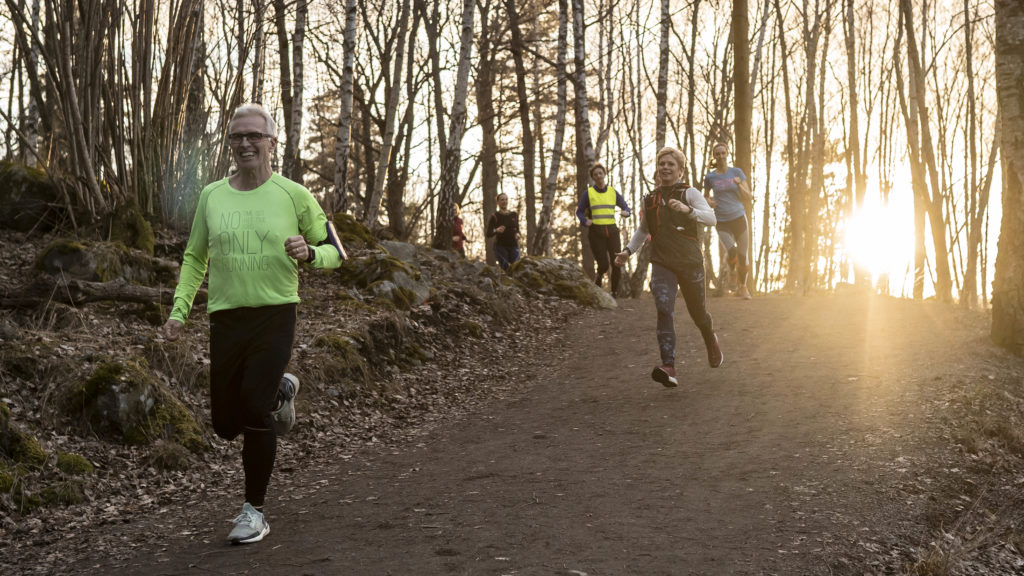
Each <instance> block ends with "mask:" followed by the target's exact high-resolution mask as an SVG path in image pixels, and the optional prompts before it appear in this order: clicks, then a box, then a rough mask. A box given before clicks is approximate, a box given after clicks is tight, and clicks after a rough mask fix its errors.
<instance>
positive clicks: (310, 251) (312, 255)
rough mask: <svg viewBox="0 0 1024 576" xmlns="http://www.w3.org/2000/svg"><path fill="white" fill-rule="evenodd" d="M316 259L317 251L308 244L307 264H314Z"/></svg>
mask: <svg viewBox="0 0 1024 576" xmlns="http://www.w3.org/2000/svg"><path fill="white" fill-rule="evenodd" d="M314 259H316V250H313V247H312V246H310V245H309V244H306V262H308V263H310V264H312V263H313V260H314Z"/></svg>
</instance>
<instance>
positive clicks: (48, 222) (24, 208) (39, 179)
mask: <svg viewBox="0 0 1024 576" xmlns="http://www.w3.org/2000/svg"><path fill="white" fill-rule="evenodd" d="M62 205H63V202H61V195H60V190H59V189H58V188H57V186H56V185H54V183H53V182H51V181H50V179H49V177H48V176H47V175H46V173H45V172H43V171H42V170H39V169H37V168H30V167H28V166H26V165H24V164H19V163H17V162H8V161H4V162H0V228H4V229H8V230H17V231H18V232H29V231H32V230H35V231H38V232H45V231H49V230H52V229H53V227H54V226H55V225H56V223H57V222H58V220H59V219H60V216H61V213H63V212H64V210H63V209H62V208H59V207H60V206H62Z"/></svg>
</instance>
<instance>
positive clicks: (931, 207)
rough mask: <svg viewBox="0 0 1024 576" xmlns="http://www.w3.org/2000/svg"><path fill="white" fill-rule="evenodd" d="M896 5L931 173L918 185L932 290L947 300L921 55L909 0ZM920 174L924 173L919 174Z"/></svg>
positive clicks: (948, 282) (947, 278)
mask: <svg viewBox="0 0 1024 576" xmlns="http://www.w3.org/2000/svg"><path fill="white" fill-rule="evenodd" d="M900 8H901V10H902V13H903V18H904V20H903V23H904V26H905V28H906V33H907V52H908V56H909V59H910V66H911V69H912V70H911V74H912V75H913V76H912V77H913V78H914V79H915V81H914V82H911V89H913V90H914V98H915V99H916V100H917V102H918V109H917V112H918V116H919V119H920V130H921V150H922V151H923V152H924V159H925V163H926V165H927V167H928V169H929V174H930V176H931V191H930V192H929V191H928V189H927V186H922V187H921V190H922V192H923V193H924V196H922V200H923V201H924V203H925V208H926V210H927V214H928V222H929V224H931V230H932V244H933V246H934V248H935V263H934V264H935V275H936V279H935V293H936V297H937V298H938V299H939V300H941V301H943V302H948V301H949V300H950V299H951V298H952V296H953V294H952V288H953V281H952V278H951V273H950V267H949V251H948V249H947V245H946V219H945V217H944V216H943V213H942V188H941V186H940V185H939V178H938V167H937V165H936V161H935V152H934V150H933V147H932V136H931V129H930V128H929V124H928V119H929V116H928V109H927V107H926V106H925V93H924V74H923V72H922V71H921V59H920V56H919V54H918V50H917V41H916V38H915V34H914V25H913V18H912V13H911V6H910V0H900ZM923 178H924V175H923V174H922V179H923Z"/></svg>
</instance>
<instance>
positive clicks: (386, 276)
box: [336, 254, 419, 288]
mask: <svg viewBox="0 0 1024 576" xmlns="http://www.w3.org/2000/svg"><path fill="white" fill-rule="evenodd" d="M395 272H403V273H405V274H406V275H408V276H409V277H410V278H415V279H418V278H419V274H418V273H416V272H414V271H413V270H411V269H410V268H409V267H408V266H406V265H405V263H404V262H402V261H401V260H399V259H397V258H395V257H393V256H388V255H386V254H373V255H371V256H366V257H364V258H350V259H348V260H345V261H343V262H342V263H341V266H339V267H338V268H337V272H336V273H337V274H338V275H339V276H341V281H342V282H343V283H344V284H347V285H349V286H355V287H357V288H368V287H369V286H370V285H371V284H373V283H375V282H378V281H381V280H391V279H392V278H393V276H394V273H395Z"/></svg>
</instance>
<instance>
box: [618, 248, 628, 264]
mask: <svg viewBox="0 0 1024 576" xmlns="http://www.w3.org/2000/svg"><path fill="white" fill-rule="evenodd" d="M626 262H629V251H628V250H623V251H622V252H619V253H617V254H616V255H615V265H616V266H620V267H621V266H625V265H626Z"/></svg>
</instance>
